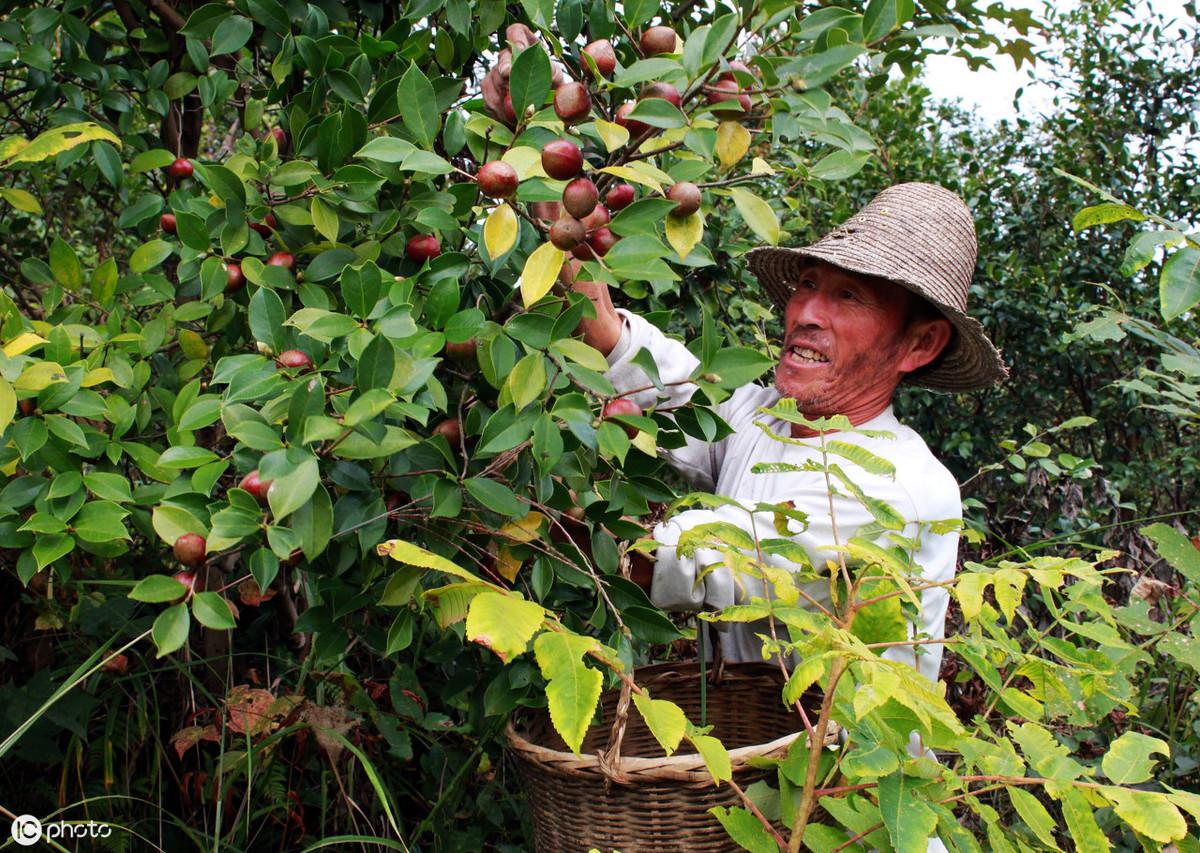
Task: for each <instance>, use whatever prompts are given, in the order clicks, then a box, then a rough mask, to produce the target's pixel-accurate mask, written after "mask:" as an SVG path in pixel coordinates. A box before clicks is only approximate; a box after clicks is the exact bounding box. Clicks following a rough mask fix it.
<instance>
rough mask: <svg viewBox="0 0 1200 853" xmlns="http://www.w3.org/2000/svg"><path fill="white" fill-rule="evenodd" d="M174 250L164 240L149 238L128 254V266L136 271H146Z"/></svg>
mask: <svg viewBox="0 0 1200 853" xmlns="http://www.w3.org/2000/svg"><path fill="white" fill-rule="evenodd" d="M172 251H174V247H173V246H172V245H171V244H170V243H168V242H167V241H166V240H151V241H150V242H149V243H143V244H142V245H141V246H138V247H137V248H136V249H134V250H133V254H132V255H130V256H129V268H130V269H131V270H133V271H134V272H137V273H142V272H148V271H150V270H152V269H154V268H155V267H156V266H158V265H159V264H161V263H162V262H163V261H165V260H166V259H167V257H168V256H170V254H171V252H172Z"/></svg>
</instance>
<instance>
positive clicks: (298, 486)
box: [267, 451, 321, 522]
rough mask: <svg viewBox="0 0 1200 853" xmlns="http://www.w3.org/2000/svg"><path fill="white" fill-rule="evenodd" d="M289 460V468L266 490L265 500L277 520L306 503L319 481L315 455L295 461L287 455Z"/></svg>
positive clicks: (318, 469)
mask: <svg viewBox="0 0 1200 853" xmlns="http://www.w3.org/2000/svg"><path fill="white" fill-rule="evenodd" d="M291 453H292V451H289V454H291ZM289 462H291V463H292V467H291V469H290V470H289V471H288V472H287V473H286V474H284V475H283V476H282V477H276V478H275V479H273V480H272V481H271V487H270V488H269V489H268V490H267V501H268V503H270V505H271V513H272V515H274V516H275V520H276V521H277V522H278V521H281V520H283V519H284V518H287V517H288V516H289V515H291V514H292V513H293V512H295V511H296V510H298V509H299V508H300V507H301V506H303V505H304V504H306V503H308V500H309V498H311V497H312V495H313V492H315V491H316V490H317V485H318V484H319V483H320V481H321V471H320V468H319V466H318V465H317V457H315V456H313V455H312V454H307V455H305V456H304V457H301V458H299V459H298V460H296V461H293V457H292V456H291V455H289Z"/></svg>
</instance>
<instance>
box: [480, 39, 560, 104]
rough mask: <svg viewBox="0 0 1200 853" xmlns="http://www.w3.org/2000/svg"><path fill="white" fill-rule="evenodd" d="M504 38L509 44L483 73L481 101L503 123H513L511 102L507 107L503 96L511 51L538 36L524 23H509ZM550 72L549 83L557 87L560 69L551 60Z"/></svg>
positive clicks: (522, 46)
mask: <svg viewBox="0 0 1200 853" xmlns="http://www.w3.org/2000/svg"><path fill="white" fill-rule="evenodd" d="M504 38H505V39H506V40H507V41H508V44H509V45H510V46H509V47H506V48H504V50H502V51H500V57H499V58H498V59H497V61H496V64H495V66H493V67H492V70H491V71H489V72H488V73H487V74H486V75H484V78H483V83H482V84H481V88H482V89H483V102H484V103H485V104H486V105H487V108H488V111H489V112H490V113H491V114H492V115H494V116H495V117H496V118H498V119H500V121H502V122H504V123H505V124H513V123H514V122H515V120H516V118H515V116H513V115H512V102H511V101H510V102H509V105H508V107H507V108H506V107H505V103H504V101H505V97H506V96H507V95H508V75H509V74H510V73H512V63H513V51H514V50H515V51H516V52H517V53H520V52H521V51H522V50H524V49H525V48H527V47H529V46H530V45H531V44H536V43H537V40H538V37H537V34H536V33H534V32H533V30H531V29H529V27H527V26H525V25H524V24H509V26H508V29H506V30H505V31H504ZM550 73H551V78H550V85H551V86H553V87H554V88H555V89H557V88H558V87H559V86H561V85H562V84H563V79H564V78H563V73H562V69H561V68H559V67H558V65H556V64H555V63H554V62H551V63H550Z"/></svg>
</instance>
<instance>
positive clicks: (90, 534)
mask: <svg viewBox="0 0 1200 853" xmlns="http://www.w3.org/2000/svg"><path fill="white" fill-rule="evenodd" d="M127 515H129V510H127V509H124V508H122V507H120V506H118V505H117V504H115V503H111V502H109V501H89V502H88V503H86V504H84V506H83V509H81V510H80V511H79V514H78V515H76V516H75V517H74V518H73V519H71V527H72V528H73V530H74V532H75V535H76V536H77V537H79V538H80V539H82V540H83V541H84V542H94V543H99V542H112V541H114V540H116V539H129V538H131V537H130V535H129V531H128V530H126V529H125V516H127Z"/></svg>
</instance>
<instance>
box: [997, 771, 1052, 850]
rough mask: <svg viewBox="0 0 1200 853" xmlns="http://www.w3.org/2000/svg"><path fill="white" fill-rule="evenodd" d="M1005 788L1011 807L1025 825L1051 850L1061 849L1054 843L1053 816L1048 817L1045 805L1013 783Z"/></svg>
mask: <svg viewBox="0 0 1200 853" xmlns="http://www.w3.org/2000/svg"><path fill="white" fill-rule="evenodd" d="M1005 790H1006V791H1008V797H1009V799H1010V800H1012V804H1013V808H1014V809H1016V810H1017V814H1019V815H1020V816H1021V820H1023V821H1025V825H1026V826H1028V827H1029V828H1030V829H1031V830H1032V831H1033V834H1034V835H1036V836H1037V837H1038V840H1039V841H1041V842H1042V843H1043V844H1045V845H1046V846H1047V847H1049V848H1050V849H1051V850H1059V849H1061V848H1060V847H1059V846H1058V845H1057V844H1055V843H1054V829H1055V823H1054V818H1052V817H1050V813H1049V812H1048V811H1046V807H1045V806H1043V805H1042V804H1041V802H1040V801H1039V800H1038V798H1037V797H1035V796H1034V795H1033V794H1031V793H1029V792H1028V791H1026V790H1024V789H1023V788H1018V787H1016V786H1014V785H1009V786H1007V787H1006V788H1005Z"/></svg>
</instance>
